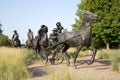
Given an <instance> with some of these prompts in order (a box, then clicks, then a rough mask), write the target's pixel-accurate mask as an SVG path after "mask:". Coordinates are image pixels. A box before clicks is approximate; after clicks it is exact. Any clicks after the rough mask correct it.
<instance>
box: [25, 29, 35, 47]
mask: <svg viewBox="0 0 120 80" xmlns="http://www.w3.org/2000/svg"><path fill="white" fill-rule="evenodd" d="M27 37H28V40H27V41H26V47H27V48H33V32H32V31H31V29H28V33H27Z"/></svg>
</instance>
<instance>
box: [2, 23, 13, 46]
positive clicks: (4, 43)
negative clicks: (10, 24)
mask: <svg viewBox="0 0 120 80" xmlns="http://www.w3.org/2000/svg"><path fill="white" fill-rule="evenodd" d="M1 27H2V24H1V23H0V46H10V44H11V41H10V40H9V38H8V36H6V35H4V34H2V29H1Z"/></svg>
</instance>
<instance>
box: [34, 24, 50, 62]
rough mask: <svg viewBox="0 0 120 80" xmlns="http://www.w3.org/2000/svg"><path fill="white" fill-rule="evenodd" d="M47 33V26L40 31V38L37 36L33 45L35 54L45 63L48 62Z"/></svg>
mask: <svg viewBox="0 0 120 80" xmlns="http://www.w3.org/2000/svg"><path fill="white" fill-rule="evenodd" d="M44 26H45V25H44ZM47 32H48V28H47V26H45V27H44V28H43V29H42V33H41V34H40V36H37V37H36V39H35V42H34V43H35V44H34V50H35V52H36V53H37V54H40V56H41V57H42V59H44V60H45V61H46V63H47V62H48V51H47V47H48V46H49V41H48V35H47Z"/></svg>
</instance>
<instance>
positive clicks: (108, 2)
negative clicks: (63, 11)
mask: <svg viewBox="0 0 120 80" xmlns="http://www.w3.org/2000/svg"><path fill="white" fill-rule="evenodd" d="M86 10H88V11H91V12H93V13H95V14H97V15H98V19H99V20H98V22H97V23H96V24H93V28H92V29H93V34H92V36H93V45H95V46H96V47H98V48H100V47H103V46H105V45H106V46H108V47H109V45H110V47H112V48H113V47H114V48H115V47H118V46H120V0H82V1H81V3H79V4H78V10H77V13H76V15H77V16H78V19H75V24H73V25H72V27H73V30H74V29H79V28H80V27H81V26H80V25H81V23H82V14H83V11H86Z"/></svg>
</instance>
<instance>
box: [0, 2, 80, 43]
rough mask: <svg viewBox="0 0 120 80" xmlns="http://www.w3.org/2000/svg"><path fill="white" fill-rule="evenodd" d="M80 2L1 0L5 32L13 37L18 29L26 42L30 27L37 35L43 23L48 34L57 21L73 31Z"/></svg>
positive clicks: (0, 16) (0, 14) (1, 16)
mask: <svg viewBox="0 0 120 80" xmlns="http://www.w3.org/2000/svg"><path fill="white" fill-rule="evenodd" d="M79 3H80V0H0V23H1V24H2V30H3V34H5V35H7V36H8V37H9V38H10V39H11V38H12V35H13V31H14V30H17V32H18V33H19V39H20V40H21V42H22V43H25V41H26V40H27V32H28V29H31V30H32V31H33V33H34V34H33V35H34V36H36V35H37V32H38V30H39V29H40V26H41V25H43V24H44V25H46V26H47V27H48V35H49V34H50V33H52V30H53V28H55V27H56V23H57V22H61V24H62V26H63V27H64V28H66V29H67V30H68V31H71V30H72V26H71V25H72V24H74V23H75V18H76V17H77V16H76V12H77V4H79Z"/></svg>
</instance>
